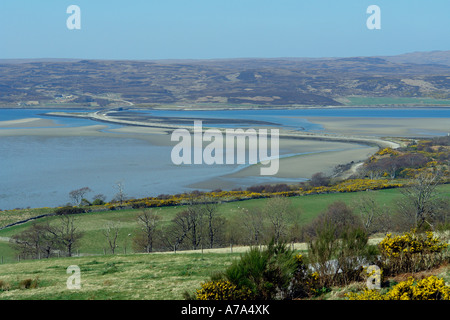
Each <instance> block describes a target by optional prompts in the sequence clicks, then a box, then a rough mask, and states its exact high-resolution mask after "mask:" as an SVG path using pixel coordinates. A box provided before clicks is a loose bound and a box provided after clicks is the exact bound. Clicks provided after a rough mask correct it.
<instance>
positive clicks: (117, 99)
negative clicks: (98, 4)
mask: <svg viewBox="0 0 450 320" xmlns="http://www.w3.org/2000/svg"><path fill="white" fill-rule="evenodd" d="M355 96H356V97H391V98H427V99H449V100H450V51H435V52H422V53H420V52H417V53H410V54H404V55H399V56H390V57H349V58H320V59H308V58H273V59H258V58H254V59H252V58H247V59H217V60H214V59H211V60H150V61H131V60H124V61H113V60H74V59H36V60H33V59H27V60H0V107H1V106H3V107H5V106H9V107H17V106H19V107H27V106H46V107H53V106H55V107H61V106H64V105H66V106H84V107H92V108H98V107H114V106H127V105H131V104H134V105H143V106H159V105H167V104H170V105H174V104H176V105H186V106H190V105H193V106H225V105H226V106H242V105H244V106H247V105H252V106H339V105H342V104H343V103H345V101H346V99H347V97H355Z"/></svg>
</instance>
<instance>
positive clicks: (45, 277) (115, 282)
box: [0, 185, 450, 300]
mask: <svg viewBox="0 0 450 320" xmlns="http://www.w3.org/2000/svg"><path fill="white" fill-rule="evenodd" d="M439 192H440V194H441V195H444V196H445V197H447V196H449V195H450V185H443V186H440V187H439ZM375 194H376V197H377V200H378V201H379V203H381V204H386V205H388V206H392V205H394V204H395V202H396V201H397V199H398V198H399V197H400V190H399V189H388V190H380V191H377V192H375ZM360 196H361V192H359V193H356V192H355V193H340V194H321V195H308V196H300V197H292V198H290V199H291V200H292V203H293V205H294V206H295V207H297V208H299V209H300V212H301V213H300V215H298V217H297V218H298V221H299V223H301V224H305V223H307V222H309V221H311V220H312V219H313V218H314V217H315V216H317V214H319V213H320V212H322V211H323V210H324V209H325V208H326V207H327V206H328V205H329V204H331V203H333V202H334V201H338V200H339V201H344V202H346V203H347V204H349V205H351V206H352V205H353V204H354V203H355V201H356V200H357V199H358V198H359V197H360ZM266 201H267V199H257V200H247V201H240V202H232V203H224V204H222V205H221V207H220V210H221V213H222V214H223V216H224V217H226V218H228V219H231V218H232V217H236V216H238V215H239V214H240V212H241V210H242V208H251V207H257V206H263V205H264V203H265V202H266ZM155 210H157V212H158V213H159V214H160V215H161V216H162V217H163V221H164V222H165V223H168V222H169V221H170V220H171V219H172V218H173V217H174V216H175V214H176V213H177V212H178V211H180V210H182V208H181V207H166V208H160V209H155ZM40 212H41V211H40ZM138 212H139V210H121V211H107V212H102V213H88V214H82V215H80V216H79V220H78V225H79V227H80V229H81V230H83V231H85V233H86V234H85V236H84V238H83V240H82V243H81V246H80V248H79V252H80V254H83V255H84V256H81V257H71V258H50V259H41V260H22V261H18V260H17V259H16V257H15V252H14V251H13V250H12V249H11V248H10V246H9V244H8V242H5V241H3V242H0V255H1V256H2V257H3V259H4V263H3V264H1V265H0V300H8V299H11V300H20V299H26V300H29V299H33V300H36V299H37V300H39V299H46V300H72V299H76V300H86V299H92V300H106V299H120V300H123V299H133V300H138V299H146V300H173V299H183V292H184V291H185V290H188V291H189V292H191V293H192V292H193V291H194V290H195V289H197V288H199V286H200V284H201V283H202V282H204V281H207V280H209V277H210V275H212V274H214V273H216V272H219V271H223V270H224V269H225V268H226V267H227V266H228V265H229V264H230V263H231V262H232V261H233V260H234V259H236V258H239V255H240V252H243V251H244V250H246V248H243V247H241V248H239V247H233V250H232V252H231V248H230V247H227V248H223V249H219V250H216V252H208V251H207V250H204V252H201V250H197V251H195V252H193V251H189V252H188V251H179V252H177V253H173V252H166V253H151V254H136V253H131V252H130V249H131V245H130V243H128V247H130V249H129V250H127V254H124V253H123V252H119V253H118V254H115V255H110V254H107V255H104V254H103V248H104V247H105V245H106V244H105V239H104V237H103V236H102V235H101V230H102V229H103V228H104V226H105V223H106V222H108V221H112V220H115V221H120V223H121V233H120V241H119V244H120V247H121V248H123V246H124V241H125V239H129V238H128V234H129V233H132V232H134V230H135V228H136V227H137V224H136V221H135V217H136V214H137V213H138ZM41 213H42V212H41ZM29 225H30V223H25V224H22V225H18V226H15V227H11V228H8V229H4V230H2V231H0V237H10V236H12V235H14V234H15V233H17V232H20V231H23V230H25V228H27V227H29ZM3 240H4V238H3ZM297 248H299V247H297ZM71 265H77V266H79V267H80V271H81V285H82V287H81V289H80V290H69V289H67V286H66V281H67V279H68V277H69V276H70V275H69V274H67V273H66V270H67V268H68V267H69V266H71ZM445 272H447V274H446V276H448V270H447V271H445ZM27 279H30V280H31V281H34V282H33V283H35V284H36V286H35V288H28V289H25V288H21V282H22V281H24V280H27Z"/></svg>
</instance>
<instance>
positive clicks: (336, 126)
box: [302, 117, 450, 138]
mask: <svg viewBox="0 0 450 320" xmlns="http://www.w3.org/2000/svg"><path fill="white" fill-rule="evenodd" d="M302 118H303V119H307V120H308V121H310V122H313V123H317V124H320V125H322V126H323V127H324V129H325V130H324V131H326V132H327V133H332V134H343V135H351V136H353V135H358V136H361V135H364V136H378V137H406V138H407V137H411V138H412V137H429V136H436V135H447V134H448V133H449V132H450V121H449V119H448V118H372V117H370V118H364V117H354V118H353V117H302Z"/></svg>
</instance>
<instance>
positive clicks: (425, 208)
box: [398, 172, 440, 228]
mask: <svg viewBox="0 0 450 320" xmlns="http://www.w3.org/2000/svg"><path fill="white" fill-rule="evenodd" d="M439 181H440V174H439V173H429V172H424V173H421V174H419V175H418V176H417V177H416V179H415V180H414V182H413V183H412V185H410V186H409V187H407V188H404V189H403V190H402V195H403V199H402V200H401V201H399V202H398V207H399V210H400V212H401V213H402V214H403V215H404V216H406V217H407V218H408V219H409V220H410V223H411V224H412V225H413V226H415V227H417V228H420V227H422V226H423V225H424V224H425V223H427V224H429V225H430V226H432V220H433V217H434V212H435V211H436V206H437V204H438V203H439V202H440V201H439V199H438V194H437V192H436V187H437V186H438V184H439Z"/></svg>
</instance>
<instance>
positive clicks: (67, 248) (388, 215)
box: [11, 173, 450, 258]
mask: <svg viewBox="0 0 450 320" xmlns="http://www.w3.org/2000/svg"><path fill="white" fill-rule="evenodd" d="M319 178H320V179H322V177H319ZM321 182H323V181H321ZM439 182H440V176H439V175H437V174H429V173H426V174H425V173H424V174H422V175H419V176H418V177H417V178H416V179H415V180H414V183H412V184H411V185H410V186H409V187H407V188H403V189H401V197H400V198H399V199H398V201H396V203H395V204H394V205H392V206H387V205H385V204H380V203H379V201H377V197H376V191H366V192H363V193H361V195H360V196H359V197H358V198H357V200H355V201H354V202H353V203H351V204H347V203H344V202H342V201H337V202H334V203H332V204H330V205H329V206H328V208H327V209H326V210H324V211H323V212H322V213H320V214H319V215H318V216H317V217H316V218H315V219H313V220H312V221H311V222H309V223H307V224H304V223H301V220H302V217H303V215H304V212H302V210H301V209H300V208H299V207H298V206H294V205H293V203H292V198H289V197H275V198H268V199H266V200H265V201H264V202H263V205H262V206H252V207H250V206H249V207H247V208H241V207H239V206H238V207H237V209H236V210H238V212H237V213H236V214H233V215H227V216H225V215H224V214H223V213H222V210H221V204H220V203H219V202H217V200H214V199H211V198H207V197H205V196H202V195H200V196H199V195H192V196H191V198H189V200H188V204H187V205H184V206H182V207H181V208H182V210H180V211H179V212H178V213H176V215H175V216H174V217H173V219H171V220H170V221H167V220H165V219H163V217H162V216H160V215H159V214H158V211H157V210H156V209H153V208H142V209H137V210H136V212H137V214H136V218H135V219H136V220H135V221H136V225H137V227H136V228H135V230H134V231H131V233H130V234H129V235H127V236H126V239H124V238H123V237H124V235H123V234H121V233H120V230H121V224H120V222H112V221H111V222H108V223H107V225H105V226H103V228H102V235H103V239H104V247H105V248H107V251H108V252H109V253H113V254H114V253H117V250H118V249H119V244H120V245H121V246H122V244H123V243H124V241H126V240H127V239H128V238H129V239H130V244H131V246H132V249H133V251H134V252H147V253H150V252H155V251H179V250H198V249H201V248H204V249H206V248H220V247H227V246H229V245H230V244H233V245H253V246H254V245H261V244H266V243H268V242H269V241H270V240H272V239H273V240H274V241H275V243H278V242H307V241H308V240H309V239H311V238H314V237H316V236H317V232H316V230H317V229H318V227H319V226H320V225H323V224H324V221H331V223H332V224H333V225H334V226H335V227H336V228H337V229H339V228H341V227H342V228H344V227H348V226H352V227H357V228H360V229H361V230H363V231H364V232H366V233H367V234H375V233H387V232H389V231H391V232H392V231H398V232H402V231H405V230H410V229H411V228H419V229H427V228H428V229H431V230H436V229H437V228H440V227H442V228H448V226H449V223H450V221H449V217H450V210H449V208H450V206H449V204H450V203H449V199H448V198H445V197H441V196H440V195H439V193H438V192H437V190H436V188H437V186H438V185H439ZM63 209H64V208H60V209H58V210H59V211H58V210H57V218H56V219H52V220H50V219H51V218H50V217H47V218H45V220H44V222H38V221H36V222H34V223H33V224H32V225H31V227H30V228H28V229H26V230H25V231H23V232H21V233H19V234H17V235H15V236H14V237H12V239H11V241H12V243H13V244H14V246H15V247H16V249H17V250H18V251H19V253H20V254H21V255H22V256H27V257H29V258H37V257H44V258H47V257H50V256H52V255H55V253H59V254H62V253H63V254H64V255H68V256H71V255H73V253H74V252H75V251H74V250H75V249H78V248H79V245H80V240H81V239H82V237H83V235H84V233H83V232H82V230H80V228H79V226H78V223H77V220H78V219H79V218H80V217H79V215H77V214H82V212H83V209H82V208H76V207H72V208H71V210H66V209H67V208H65V209H64V210H63ZM50 221H51V222H50ZM123 247H124V248H123V249H126V248H125V245H123ZM105 253H106V249H105Z"/></svg>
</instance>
